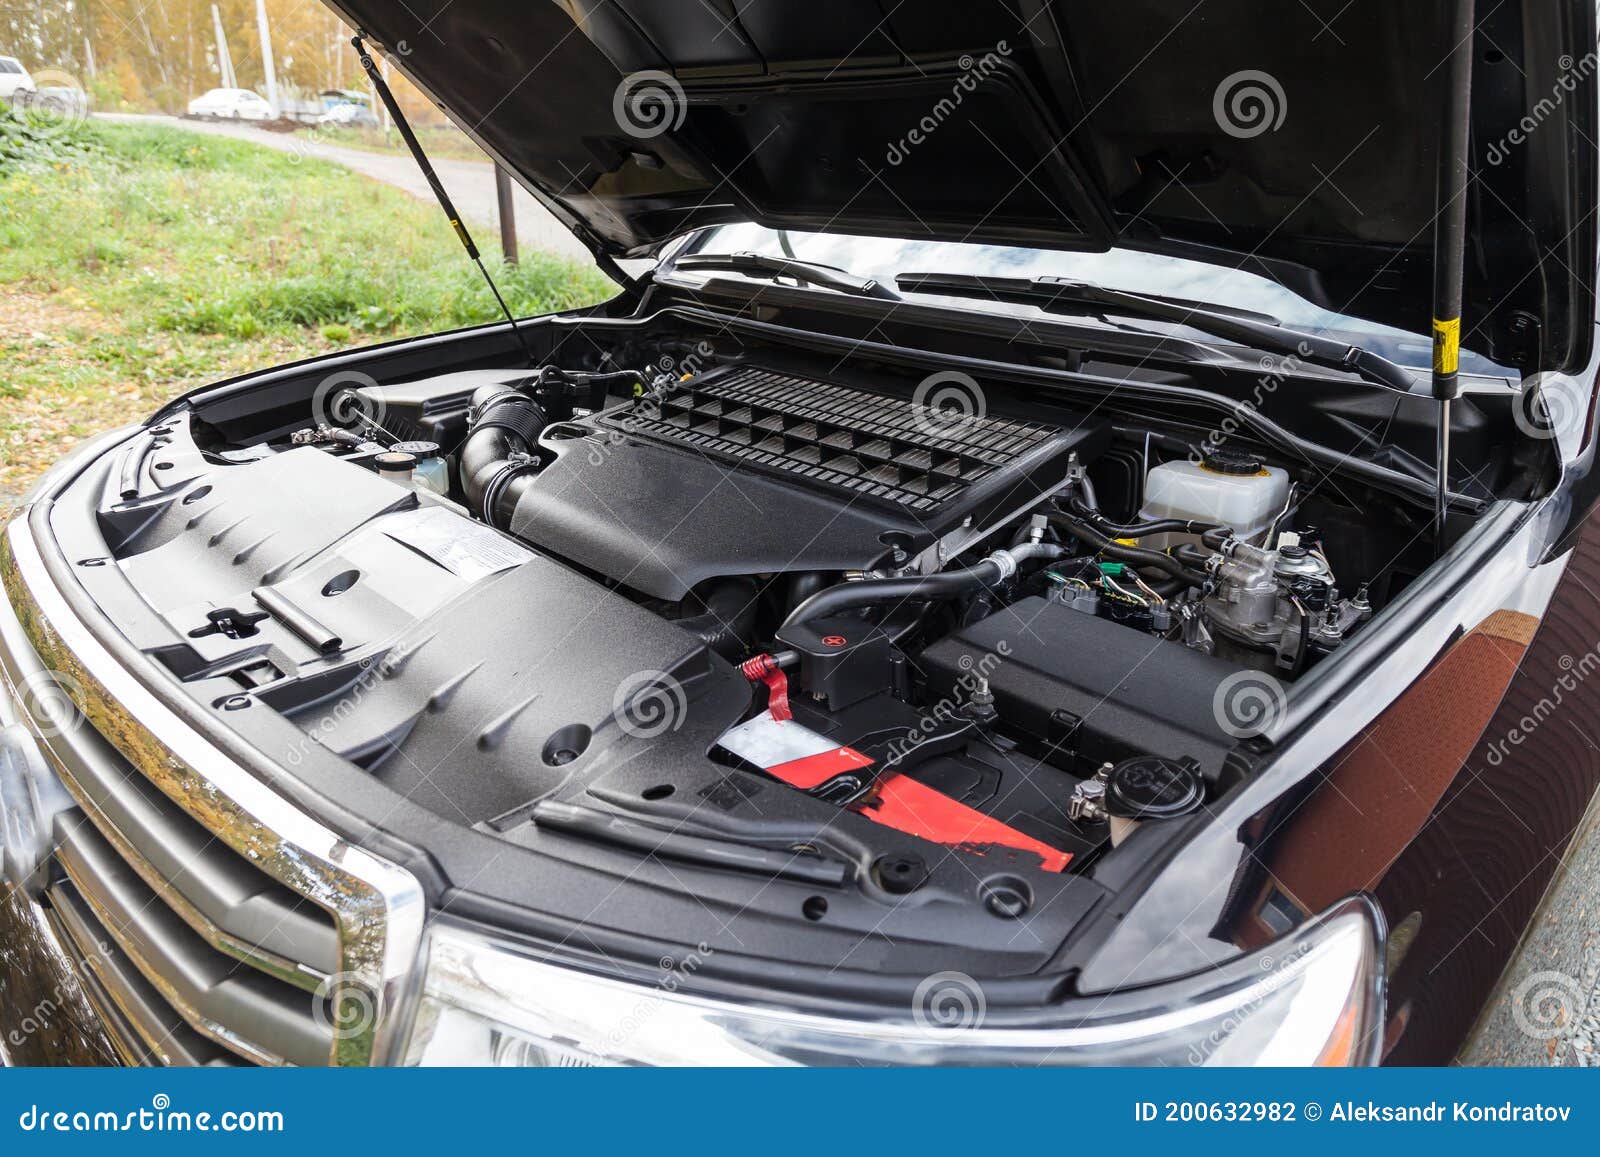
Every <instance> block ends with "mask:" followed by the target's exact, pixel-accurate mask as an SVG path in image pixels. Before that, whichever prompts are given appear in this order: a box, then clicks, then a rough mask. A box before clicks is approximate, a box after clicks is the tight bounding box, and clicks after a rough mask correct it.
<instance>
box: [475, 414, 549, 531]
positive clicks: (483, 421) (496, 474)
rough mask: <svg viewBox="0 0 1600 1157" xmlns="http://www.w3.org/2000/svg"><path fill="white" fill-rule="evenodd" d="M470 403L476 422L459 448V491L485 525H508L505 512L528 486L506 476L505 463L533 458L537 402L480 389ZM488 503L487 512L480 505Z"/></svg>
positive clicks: (541, 418)
mask: <svg viewBox="0 0 1600 1157" xmlns="http://www.w3.org/2000/svg"><path fill="white" fill-rule="evenodd" d="M472 400H473V408H474V409H475V410H476V411H477V414H478V417H477V420H476V421H474V422H473V424H472V429H471V431H470V432H469V433H468V434H467V440H466V441H465V442H463V443H462V444H461V455H460V472H461V490H462V492H463V493H464V494H465V495H466V497H467V506H468V507H469V508H470V509H472V510H475V511H477V512H478V513H480V514H481V515H482V516H483V519H484V521H485V522H487V523H489V524H490V525H491V526H509V525H510V520H511V513H512V511H514V510H515V509H516V506H517V500H518V499H519V498H520V497H521V496H522V491H523V489H525V488H526V486H527V484H528V483H527V477H528V476H527V475H524V476H522V477H520V478H516V477H510V476H508V475H509V474H510V472H511V470H512V466H511V458H512V456H513V455H531V454H532V453H533V448H534V446H535V445H536V444H537V443H538V440H539V434H540V432H541V431H542V430H543V429H544V427H545V424H546V422H547V419H546V417H545V413H544V410H543V408H541V407H540V406H539V404H538V403H537V402H535V401H534V400H533V399H532V398H530V397H528V396H527V395H526V394H523V393H519V392H518V391H516V390H515V389H513V388H512V387H510V386H506V385H493V386H486V387H484V388H483V389H482V390H479V391H478V392H477V394H475V395H474V396H473V399H472ZM503 475H507V476H505V477H503ZM497 482H498V485H497V484H496V483H497ZM490 499H492V504H493V509H488V508H487V506H486V500H490Z"/></svg>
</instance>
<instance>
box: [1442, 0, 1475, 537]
mask: <svg viewBox="0 0 1600 1157" xmlns="http://www.w3.org/2000/svg"><path fill="white" fill-rule="evenodd" d="M1474 6H1475V0H1453V3H1451V4H1450V17H1451V18H1450V30H1449V35H1450V43H1451V48H1450V57H1449V65H1448V67H1447V69H1446V80H1445V90H1444V96H1443V99H1442V100H1441V101H1440V114H1441V116H1440V126H1441V128H1442V129H1443V132H1442V139H1441V140H1440V142H1439V177H1438V188H1437V191H1436V193H1435V201H1436V204H1435V208H1436V210H1437V213H1436V214H1435V216H1434V225H1433V396H1434V398H1435V399H1437V400H1438V403H1439V406H1438V415H1437V419H1438V423H1439V426H1438V432H1437V434H1438V437H1437V441H1438V456H1439V465H1438V487H1437V492H1436V496H1435V503H1434V526H1435V534H1436V536H1437V538H1438V548H1439V550H1440V551H1441V552H1442V551H1443V550H1444V524H1445V516H1446V513H1447V512H1448V510H1449V502H1450V408H1451V407H1450V403H1451V402H1453V401H1454V400H1455V399H1456V398H1458V397H1459V396H1460V395H1461V383H1460V380H1459V373H1460V369H1461V297H1462V288H1461V286H1462V280H1463V277H1464V266H1465V263H1466V247H1467V179H1468V163H1469V160H1470V157H1469V154H1468V148H1469V145H1470V135H1469V130H1470V128H1471V123H1472V40H1473V29H1474V19H1473V17H1474V11H1473V9H1474Z"/></svg>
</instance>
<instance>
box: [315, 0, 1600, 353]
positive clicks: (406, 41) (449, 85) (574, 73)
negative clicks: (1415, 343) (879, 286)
mask: <svg viewBox="0 0 1600 1157" xmlns="http://www.w3.org/2000/svg"><path fill="white" fill-rule="evenodd" d="M329 2H330V3H331V4H332V6H333V7H335V8H336V9H338V10H340V11H341V12H342V13H343V14H344V16H345V17H346V19H347V20H348V21H349V22H350V23H351V24H352V25H354V26H356V27H358V28H361V29H362V30H364V31H365V32H366V33H367V35H368V36H370V37H371V39H372V40H373V42H374V43H375V44H376V45H377V46H379V47H380V48H381V49H382V50H383V52H384V54H385V55H386V56H387V57H388V59H389V60H390V61H391V62H392V63H393V64H394V65H395V66H396V67H398V68H399V69H401V70H402V71H403V72H405V73H406V74H407V75H408V76H410V77H411V78H412V79H413V80H414V81H416V82H417V83H418V84H419V85H420V86H421V87H422V88H423V89H424V90H426V91H427V92H428V93H429V94H431V95H432V96H433V97H434V98H435V99H436V100H437V101H438V102H439V104H440V105H441V106H442V107H443V108H444V109H445V111H446V112H448V113H449V114H450V116H451V117H452V118H453V119H454V120H455V121H456V123H458V124H459V125H461V126H462V127H463V128H464V129H465V130H466V131H467V132H468V133H469V134H471V135H472V136H473V137H474V138H475V139H476V140H477V141H478V142H479V143H480V144H482V145H483V146H484V147H485V148H486V149H487V150H488V151H489V152H490V153H491V154H492V155H493V156H495V157H496V158H497V159H498V160H500V161H501V162H502V163H503V164H504V165H505V166H506V167H507V168H508V169H510V170H511V171H512V172H514V173H516V174H517V175H518V176H519V177H520V178H521V179H522V180H523V182H524V183H525V184H527V185H528V186H529V188H530V189H531V190H532V191H534V192H535V194H536V195H538V196H539V197H540V198H541V199H542V200H543V201H544V202H545V203H546V204H547V205H549V206H550V207H551V209H552V211H553V212H555V213H556V215H557V216H558V217H560V218H561V219H562V220H563V221H565V222H566V223H567V224H568V225H569V226H570V227H571V228H572V229H573V230H574V232H576V233H577V234H578V235H579V236H580V237H581V238H582V239H584V240H585V241H586V242H588V243H589V244H590V245H591V246H592V247H593V248H594V249H595V250H596V251H597V252H604V253H607V254H610V255H613V256H628V255H633V256H638V255H643V254H647V253H649V252H651V251H653V250H654V249H655V248H656V247H658V246H659V244H660V243H661V242H663V241H665V240H667V239H669V238H672V237H674V236H677V235H680V234H682V233H684V232H685V231H687V230H690V229H694V228H696V227H700V226H705V225H713V224H719V223H724V222H730V221H744V220H750V221H756V222H759V223H761V224H764V225H768V226H773V227H786V228H793V229H803V230H815V231H825V232H826V231H832V232H846V233H862V234H878V235H892V236H901V237H911V238H919V239H929V238H933V239H946V240H964V241H983V242H989V243H998V244H1011V245H1020V246H1029V247H1041V248H1073V249H1094V250H1104V249H1107V248H1111V247H1113V246H1122V247H1129V248H1136V249H1142V250H1146V251H1152V252H1160V253H1169V254H1173V255H1178V256H1184V257H1191V258H1201V259H1204V260H1210V261H1214V262H1218V263H1222V264H1227V265H1230V266H1239V267H1243V268H1246V269H1248V270H1250V271H1252V272H1256V273H1261V274H1264V275H1266V276H1269V277H1272V278H1274V279H1276V280H1278V281H1280V282H1282V283H1284V284H1285V285H1287V286H1289V287H1290V288H1292V289H1294V290H1295V291H1296V292H1298V293H1300V294H1302V295H1303V296H1305V297H1307V298H1309V299H1311V300H1313V301H1315V302H1316V303H1317V304H1319V305H1323V306H1325V307H1327V308H1330V309H1334V310H1336V311H1338V312H1341V313H1347V314H1353V315H1356V316H1360V317H1365V318H1369V319H1371V320H1373V321H1378V322H1382V323H1384V324H1388V325H1393V326H1397V327H1400V328H1403V329H1408V330H1412V331H1415V332H1418V333H1425V332H1427V330H1428V328H1429V308H1430V286H1431V278H1432V241H1433V233H1432V221H1433V218H1434V213H1435V192H1434V190H1435V169H1436V156H1437V154H1436V142H1437V141H1438V140H1439V139H1440V129H1439V123H1440V113H1439V99H1440V93H1441V92H1442V86H1443V83H1444V78H1445V72H1446V70H1445V68H1444V67H1443V62H1444V59H1445V56H1446V54H1447V52H1448V50H1449V47H1450V46H1449V44H1448V43H1447V37H1446V32H1445V29H1446V25H1447V12H1446V5H1445V4H1443V3H1405V4H1397V3H1395V2H1394V0H1349V2H1346V0H1301V2H1300V3H1294V4H1284V3H1282V2H1281V0H1229V2H1228V3H1224V4H1218V3H1214V2H1207V0H1199V2H1198V3H1191V2H1190V0H1182V2H1180V3H1173V2H1172V0H1119V2H1118V3H1116V4H1105V3H1100V2H1096V0H1056V2H1055V3H1049V2H1047V0H1046V2H1035V0H1021V2H1013V0H916V2H915V3H906V4H899V3H896V4H889V3H887V2H880V3H872V2H862V0H804V2H801V0H789V2H779V0H561V2H551V0H518V2H516V3H513V2H511V0H408V2H407V3H405V4H391V3H387V2H379V0H329ZM1479 17H1480V24H1479V30H1478V36H1477V45H1476V49H1477V51H1476V53H1475V60H1476V64H1475V76H1474V100H1473V127H1472V137H1473V150H1472V151H1473V161H1472V164H1473V170H1474V173H1475V175H1476V178H1477V179H1476V181H1475V183H1474V187H1473V190H1472V192H1471V213H1470V224H1469V229H1470V235H1469V247H1468V252H1467V273H1466V302H1467V304H1466V309H1465V317H1464V327H1465V337H1464V344H1466V345H1467V346H1468V347H1469V348H1473V349H1476V350H1479V351H1481V352H1483V353H1486V354H1488V355H1489V356H1491V357H1493V358H1495V359H1496V360H1498V361H1501V362H1502V363H1507V364H1516V365H1523V366H1527V367H1530V368H1531V367H1534V366H1542V367H1544V368H1547V369H1553V368H1576V366H1578V365H1580V364H1582V362H1583V361H1584V360H1585V359H1586V357H1587V353H1588V345H1589V340H1590V333H1591V330H1592V325H1593V317H1592V314H1593V302H1592V293H1591V286H1590V284H1589V283H1590V282H1591V281H1592V280H1593V272H1594V265H1595V252H1596V242H1595V231H1594V221H1593V215H1594V209H1595V207H1596V196H1597V193H1596V175H1595V171H1596V156H1595V154H1596V146H1595V141H1596V140H1597V139H1600V132H1597V129H1596V124H1595V122H1596V120H1597V116H1596V108H1597V97H1596V83H1595V72H1596V68H1595V55H1594V45H1595V3H1594V0H1505V2H1503V3H1500V4H1498V5H1485V4H1480V5H1479Z"/></svg>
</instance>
